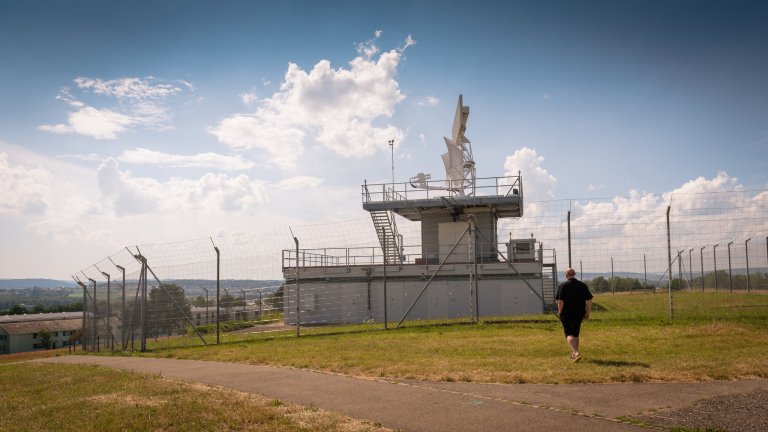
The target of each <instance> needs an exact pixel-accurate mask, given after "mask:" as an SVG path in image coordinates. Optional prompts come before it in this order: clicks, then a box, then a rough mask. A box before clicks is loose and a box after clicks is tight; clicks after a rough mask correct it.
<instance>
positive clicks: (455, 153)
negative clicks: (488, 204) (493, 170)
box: [410, 95, 475, 196]
mask: <svg viewBox="0 0 768 432" xmlns="http://www.w3.org/2000/svg"><path fill="white" fill-rule="evenodd" d="M468 118H469V107H468V106H464V103H463V98H462V95H459V102H458V104H457V105H456V115H455V116H454V118H453V130H452V134H451V138H446V137H443V140H445V146H446V147H447V148H448V152H446V153H443V154H442V159H443V165H445V178H446V182H445V186H433V185H430V184H429V183H428V181H427V180H429V179H430V178H431V177H432V176H431V175H430V174H424V173H418V174H417V175H416V176H414V177H411V179H410V183H411V186H412V187H414V188H416V189H437V190H447V191H449V192H450V193H451V194H452V195H458V196H471V195H473V194H474V189H475V188H474V186H475V161H474V159H473V157H472V144H471V142H470V141H469V139H468V138H467V137H466V136H465V135H464V132H465V131H466V130H467V119H468Z"/></svg>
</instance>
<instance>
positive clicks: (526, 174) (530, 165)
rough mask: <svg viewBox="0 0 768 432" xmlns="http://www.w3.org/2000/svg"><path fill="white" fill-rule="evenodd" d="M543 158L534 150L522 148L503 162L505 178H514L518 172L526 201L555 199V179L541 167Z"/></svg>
mask: <svg viewBox="0 0 768 432" xmlns="http://www.w3.org/2000/svg"><path fill="white" fill-rule="evenodd" d="M542 162H544V157H543V156H539V155H538V154H536V150H534V149H530V148H528V147H523V148H521V149H519V150H516V151H515V153H513V154H512V156H507V159H506V161H505V162H504V170H505V174H504V175H505V176H516V175H517V174H518V171H520V172H521V174H522V177H523V185H524V186H525V197H526V200H528V201H539V200H546V199H552V198H554V197H555V193H554V190H555V187H556V186H557V179H556V178H555V176H553V175H552V174H550V173H549V172H547V170H546V169H544V167H542Z"/></svg>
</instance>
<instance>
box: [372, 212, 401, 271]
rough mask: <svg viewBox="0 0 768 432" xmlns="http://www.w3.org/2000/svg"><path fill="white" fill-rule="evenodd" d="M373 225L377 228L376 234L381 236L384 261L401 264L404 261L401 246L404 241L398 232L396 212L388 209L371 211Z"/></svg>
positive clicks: (380, 241)
mask: <svg viewBox="0 0 768 432" xmlns="http://www.w3.org/2000/svg"><path fill="white" fill-rule="evenodd" d="M371 219H373V226H374V227H375V228H376V235H377V236H378V237H379V243H380V244H381V250H382V251H383V252H384V262H385V263H386V264H401V263H402V261H403V257H402V254H401V253H400V246H401V243H402V242H403V236H402V235H400V234H398V232H397V224H396V223H395V214H394V213H393V212H389V211H386V210H374V211H371Z"/></svg>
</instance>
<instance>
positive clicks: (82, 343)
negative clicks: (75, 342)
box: [75, 279, 88, 351]
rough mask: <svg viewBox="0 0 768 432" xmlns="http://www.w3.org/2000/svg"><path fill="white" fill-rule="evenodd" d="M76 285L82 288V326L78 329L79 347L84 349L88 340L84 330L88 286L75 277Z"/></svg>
mask: <svg viewBox="0 0 768 432" xmlns="http://www.w3.org/2000/svg"><path fill="white" fill-rule="evenodd" d="M75 281H76V282H77V284H78V285H80V288H82V289H83V327H82V331H80V349H81V350H83V351H85V347H86V343H87V341H88V336H87V332H86V325H87V322H88V320H87V318H86V315H85V313H86V311H87V310H88V288H87V287H86V286H85V284H84V283H82V282H80V281H79V280H77V279H75Z"/></svg>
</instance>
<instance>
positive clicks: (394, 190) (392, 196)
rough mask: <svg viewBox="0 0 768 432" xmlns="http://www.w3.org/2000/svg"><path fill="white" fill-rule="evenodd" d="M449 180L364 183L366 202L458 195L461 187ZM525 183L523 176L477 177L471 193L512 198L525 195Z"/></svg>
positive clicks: (469, 194) (363, 195)
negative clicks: (455, 186)
mask: <svg viewBox="0 0 768 432" xmlns="http://www.w3.org/2000/svg"><path fill="white" fill-rule="evenodd" d="M446 184H448V181H447V180H428V181H425V182H424V183H423V184H421V185H419V187H416V185H414V184H413V183H411V182H402V183H378V184H368V183H367V182H366V183H364V184H363V185H362V186H361V188H362V193H361V194H362V200H363V203H372V202H389V201H409V200H410V201H415V200H427V201H430V200H440V199H441V198H445V197H456V195H457V193H458V189H451V188H447V187H446V186H445V185H446ZM522 185H523V183H522V177H521V176H519V175H518V176H508V177H482V178H477V179H475V185H474V187H473V188H472V190H471V193H469V192H470V191H467V192H468V193H467V196H465V197H464V198H472V197H478V198H479V197H509V196H517V195H519V196H522V194H523V186H522Z"/></svg>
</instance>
